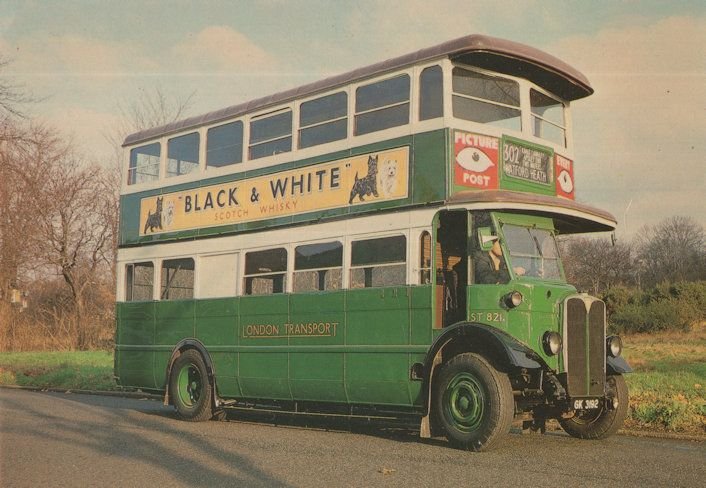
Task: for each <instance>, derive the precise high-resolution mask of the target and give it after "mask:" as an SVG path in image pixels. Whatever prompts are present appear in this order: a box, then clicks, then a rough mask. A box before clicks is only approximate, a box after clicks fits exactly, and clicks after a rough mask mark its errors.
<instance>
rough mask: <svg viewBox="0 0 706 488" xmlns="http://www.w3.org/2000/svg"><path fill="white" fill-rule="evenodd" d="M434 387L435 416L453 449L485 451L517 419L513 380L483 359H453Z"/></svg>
mask: <svg viewBox="0 0 706 488" xmlns="http://www.w3.org/2000/svg"><path fill="white" fill-rule="evenodd" d="M435 385H436V386H435V390H434V397H433V398H434V403H433V407H434V410H433V412H434V415H435V418H436V420H437V424H438V425H439V426H441V427H442V428H443V430H444V432H445V434H446V438H447V439H448V440H449V443H450V444H451V445H452V446H454V447H456V448H459V449H464V450H469V451H484V450H486V449H489V448H491V447H492V446H493V445H494V444H495V443H496V442H498V441H499V440H500V439H501V438H502V437H504V436H505V435H506V434H507V433H508V432H509V430H510V424H511V423H512V419H513V416H514V400H513V397H512V388H511V386H510V380H509V378H508V377H507V375H505V374H503V373H500V372H498V371H497V370H496V369H495V368H493V366H491V365H490V363H488V361H486V360H485V359H484V358H483V357H482V356H480V355H478V354H473V353H464V354H459V355H458V356H455V357H453V358H452V359H450V360H449V361H448V362H447V363H446V364H445V365H444V366H443V368H442V370H441V372H440V373H439V377H438V379H437V380H436V382H435Z"/></svg>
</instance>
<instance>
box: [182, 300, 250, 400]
mask: <svg viewBox="0 0 706 488" xmlns="http://www.w3.org/2000/svg"><path fill="white" fill-rule="evenodd" d="M238 304H239V300H238V299H236V298H219V299H212V300H198V301H197V302H196V317H197V319H196V322H195V324H194V329H195V331H196V334H195V337H196V339H198V340H199V341H201V342H202V343H203V345H204V346H206V349H207V350H208V351H209V354H210V356H211V360H212V361H213V368H214V370H215V372H216V380H217V383H216V386H217V388H218V394H219V395H221V396H241V395H242V393H241V391H240V386H239V385H238V377H237V373H238V354H237V353H236V352H235V351H233V350H228V349H232V348H230V347H228V346H225V345H233V346H237V345H238V344H239V342H240V338H239V337H238V317H239V315H238Z"/></svg>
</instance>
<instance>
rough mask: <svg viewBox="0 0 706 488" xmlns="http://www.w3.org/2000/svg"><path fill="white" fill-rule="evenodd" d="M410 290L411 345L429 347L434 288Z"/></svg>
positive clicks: (419, 287)
mask: <svg viewBox="0 0 706 488" xmlns="http://www.w3.org/2000/svg"><path fill="white" fill-rule="evenodd" d="M408 290H409V292H410V304H409V305H410V307H409V308H410V344H412V345H419V346H425V345H429V344H431V342H432V340H431V324H432V308H431V304H432V287H431V285H425V286H415V287H412V288H408ZM415 362H416V361H415ZM410 367H411V365H410Z"/></svg>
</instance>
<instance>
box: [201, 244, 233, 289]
mask: <svg viewBox="0 0 706 488" xmlns="http://www.w3.org/2000/svg"><path fill="white" fill-rule="evenodd" d="M237 266H238V254H237V253H231V254H219V255H216V256H203V257H201V258H199V294H198V296H199V298H218V297H234V296H235V292H236V290H235V285H236V283H237V281H238V279H237V277H236V276H237V274H236V273H237Z"/></svg>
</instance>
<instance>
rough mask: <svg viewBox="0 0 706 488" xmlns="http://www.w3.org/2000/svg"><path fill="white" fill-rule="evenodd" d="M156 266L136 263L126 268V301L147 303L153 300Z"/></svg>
mask: <svg viewBox="0 0 706 488" xmlns="http://www.w3.org/2000/svg"><path fill="white" fill-rule="evenodd" d="M153 289H154V265H153V264H152V263H149V262H148V263H134V264H128V265H127V266H125V301H126V302H146V301H150V300H152V299H153V296H154V295H153V292H152V290H153Z"/></svg>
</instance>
